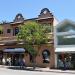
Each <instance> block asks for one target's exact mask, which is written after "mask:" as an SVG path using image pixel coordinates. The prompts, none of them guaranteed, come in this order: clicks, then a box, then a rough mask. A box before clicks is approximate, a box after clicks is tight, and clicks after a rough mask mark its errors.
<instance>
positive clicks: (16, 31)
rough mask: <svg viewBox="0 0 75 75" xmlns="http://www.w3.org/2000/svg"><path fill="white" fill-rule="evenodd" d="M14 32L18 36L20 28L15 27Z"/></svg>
mask: <svg viewBox="0 0 75 75" xmlns="http://www.w3.org/2000/svg"><path fill="white" fill-rule="evenodd" d="M14 31H15V35H16V34H18V32H19V28H18V27H15V29H14Z"/></svg>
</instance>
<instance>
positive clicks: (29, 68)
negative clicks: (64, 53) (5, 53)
mask: <svg viewBox="0 0 75 75" xmlns="http://www.w3.org/2000/svg"><path fill="white" fill-rule="evenodd" d="M0 68H6V69H14V70H16V69H17V70H27V71H39V72H55V73H69V74H75V70H59V69H49V68H40V67H36V68H35V70H33V67H26V68H25V69H20V68H19V67H15V66H12V67H11V66H4V65H0Z"/></svg>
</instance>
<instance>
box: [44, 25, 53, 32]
mask: <svg viewBox="0 0 75 75" xmlns="http://www.w3.org/2000/svg"><path fill="white" fill-rule="evenodd" d="M43 27H44V28H45V29H46V30H45V31H46V33H49V32H52V31H53V26H52V25H51V24H44V25H43Z"/></svg>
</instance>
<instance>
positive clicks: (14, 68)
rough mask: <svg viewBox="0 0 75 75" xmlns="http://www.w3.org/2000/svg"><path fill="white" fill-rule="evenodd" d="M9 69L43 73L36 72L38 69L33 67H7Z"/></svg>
mask: <svg viewBox="0 0 75 75" xmlns="http://www.w3.org/2000/svg"><path fill="white" fill-rule="evenodd" d="M7 68H8V69H12V70H26V71H40V72H42V71H41V70H36V69H33V67H20V66H15V67H12V66H10V67H7Z"/></svg>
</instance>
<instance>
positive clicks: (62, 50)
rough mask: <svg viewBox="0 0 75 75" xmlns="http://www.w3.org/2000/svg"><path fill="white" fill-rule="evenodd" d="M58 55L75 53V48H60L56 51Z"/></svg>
mask: <svg viewBox="0 0 75 75" xmlns="http://www.w3.org/2000/svg"><path fill="white" fill-rule="evenodd" d="M55 52H56V53H60V52H63V53H75V47H58V48H56V49H55Z"/></svg>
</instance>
